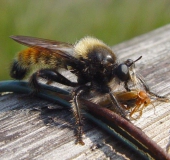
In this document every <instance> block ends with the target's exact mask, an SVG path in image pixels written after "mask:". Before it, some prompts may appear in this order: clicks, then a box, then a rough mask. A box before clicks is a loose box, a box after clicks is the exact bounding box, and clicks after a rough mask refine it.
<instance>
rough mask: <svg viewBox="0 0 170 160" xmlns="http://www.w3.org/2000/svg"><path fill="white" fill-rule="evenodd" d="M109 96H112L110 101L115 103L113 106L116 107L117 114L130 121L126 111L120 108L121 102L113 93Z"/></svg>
mask: <svg viewBox="0 0 170 160" xmlns="http://www.w3.org/2000/svg"><path fill="white" fill-rule="evenodd" d="M109 96H110V99H111V102H112V103H113V105H114V106H115V107H116V109H115V110H116V112H117V113H118V114H120V115H121V116H122V117H123V118H125V119H126V120H128V119H127V118H126V114H125V111H124V110H123V109H122V107H121V106H120V104H119V102H118V101H117V99H116V97H115V96H114V95H113V94H112V93H109Z"/></svg>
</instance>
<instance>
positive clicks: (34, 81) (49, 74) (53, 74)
mask: <svg viewBox="0 0 170 160" xmlns="http://www.w3.org/2000/svg"><path fill="white" fill-rule="evenodd" d="M38 78H43V79H46V80H47V81H48V82H57V83H60V84H63V85H66V86H71V87H75V86H77V85H78V84H77V83H76V82H71V81H70V80H69V79H67V78H66V77H64V76H63V75H61V74H60V73H59V72H57V71H56V70H53V69H41V70H39V71H37V72H35V73H33V75H32V76H31V78H30V80H29V83H30V86H31V87H32V88H33V89H34V93H36V92H39V90H40V85H39V82H38Z"/></svg>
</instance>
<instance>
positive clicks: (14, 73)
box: [10, 60, 28, 80]
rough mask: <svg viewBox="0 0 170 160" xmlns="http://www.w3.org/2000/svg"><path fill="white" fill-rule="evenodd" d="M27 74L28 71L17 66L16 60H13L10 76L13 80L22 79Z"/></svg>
mask: <svg viewBox="0 0 170 160" xmlns="http://www.w3.org/2000/svg"><path fill="white" fill-rule="evenodd" d="M27 72H28V69H26V68H23V67H21V66H20V65H19V63H18V61H17V60H14V62H13V64H12V65H11V70H10V76H11V77H12V78H15V79H19V80H21V79H23V78H24V77H25V76H26V74H27Z"/></svg>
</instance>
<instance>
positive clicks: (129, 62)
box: [125, 59, 134, 67]
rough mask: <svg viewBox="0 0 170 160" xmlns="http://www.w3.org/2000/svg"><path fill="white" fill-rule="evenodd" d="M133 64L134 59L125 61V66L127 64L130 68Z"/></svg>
mask: <svg viewBox="0 0 170 160" xmlns="http://www.w3.org/2000/svg"><path fill="white" fill-rule="evenodd" d="M133 63H134V61H133V60H132V59H127V60H126V61H125V64H126V65H127V66H128V67H130V66H131V65H132V64H133Z"/></svg>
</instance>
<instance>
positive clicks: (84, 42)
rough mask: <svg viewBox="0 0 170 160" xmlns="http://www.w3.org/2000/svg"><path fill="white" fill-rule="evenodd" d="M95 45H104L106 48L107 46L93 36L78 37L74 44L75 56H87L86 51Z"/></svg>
mask: <svg viewBox="0 0 170 160" xmlns="http://www.w3.org/2000/svg"><path fill="white" fill-rule="evenodd" d="M96 47H104V48H107V49H108V46H107V45H106V44H105V43H103V42H102V41H101V40H99V39H97V38H93V37H89V36H87V37H84V38H82V39H80V40H79V41H78V42H77V43H76V44H75V46H74V51H75V57H80V56H81V57H83V58H87V55H88V53H89V52H90V51H91V50H93V49H94V48H96Z"/></svg>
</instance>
